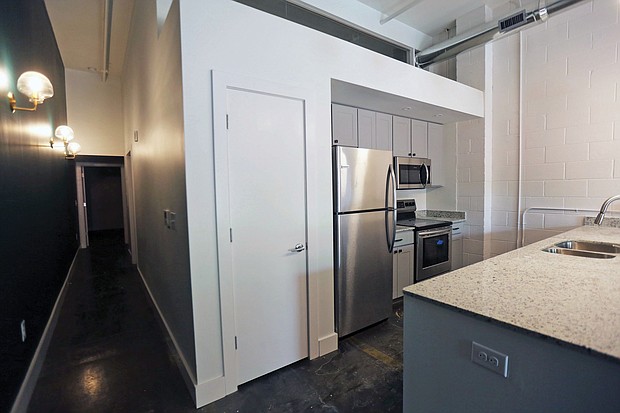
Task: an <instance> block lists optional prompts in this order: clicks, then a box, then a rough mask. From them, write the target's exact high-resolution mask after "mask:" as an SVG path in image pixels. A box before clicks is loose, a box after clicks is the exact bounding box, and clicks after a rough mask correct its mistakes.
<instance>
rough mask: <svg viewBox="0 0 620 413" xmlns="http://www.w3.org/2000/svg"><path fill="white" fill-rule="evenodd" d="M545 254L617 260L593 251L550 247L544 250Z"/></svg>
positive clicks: (613, 256) (609, 255) (611, 256)
mask: <svg viewBox="0 0 620 413" xmlns="http://www.w3.org/2000/svg"><path fill="white" fill-rule="evenodd" d="M543 251H544V252H549V253H551V254H561V255H573V256H576V257H585V258H604V259H605V258H606V259H609V258H615V257H616V256H615V255H612V254H604V253H601V252H592V251H583V250H577V249H567V248H556V247H549V248H545V249H543Z"/></svg>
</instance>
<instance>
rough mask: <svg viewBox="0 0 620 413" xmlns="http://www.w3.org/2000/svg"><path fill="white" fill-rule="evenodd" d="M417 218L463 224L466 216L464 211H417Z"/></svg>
mask: <svg viewBox="0 0 620 413" xmlns="http://www.w3.org/2000/svg"><path fill="white" fill-rule="evenodd" d="M416 216H417V217H418V218H432V219H436V220H439V221H450V222H463V221H465V219H466V214H465V212H463V211H438V210H430V209H429V210H425V211H417V212H416Z"/></svg>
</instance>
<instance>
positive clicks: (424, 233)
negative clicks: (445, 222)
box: [418, 227, 452, 238]
mask: <svg viewBox="0 0 620 413" xmlns="http://www.w3.org/2000/svg"><path fill="white" fill-rule="evenodd" d="M450 232H452V228H451V227H449V228H447V229H446V228H442V229H436V230H432V229H429V230H423V231H418V236H419V237H420V238H428V237H434V236H437V235H446V234H449V233H450Z"/></svg>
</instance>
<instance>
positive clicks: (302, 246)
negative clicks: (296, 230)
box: [289, 243, 306, 252]
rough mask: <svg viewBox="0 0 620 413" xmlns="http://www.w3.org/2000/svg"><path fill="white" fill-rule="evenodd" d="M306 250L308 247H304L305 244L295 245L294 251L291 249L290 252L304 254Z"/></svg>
mask: <svg viewBox="0 0 620 413" xmlns="http://www.w3.org/2000/svg"><path fill="white" fill-rule="evenodd" d="M305 249H306V247H305V246H304V244H302V243H299V244H295V247H294V248H293V249H290V250H289V251H291V252H302V251H303V250H305Z"/></svg>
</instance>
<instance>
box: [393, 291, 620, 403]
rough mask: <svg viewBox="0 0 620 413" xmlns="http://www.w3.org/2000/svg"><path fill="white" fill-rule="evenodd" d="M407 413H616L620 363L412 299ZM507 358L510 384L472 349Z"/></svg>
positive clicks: (407, 349) (406, 355)
mask: <svg viewBox="0 0 620 413" xmlns="http://www.w3.org/2000/svg"><path fill="white" fill-rule="evenodd" d="M404 320H405V321H404V325H405V330H404V349H403V350H404V360H403V361H404V376H403V411H404V412H405V413H409V412H416V413H430V412H433V413H435V412H442V413H486V412H488V413H491V412H493V413H497V412H502V413H512V412H514V413H517V412H519V413H522V412H562V413H578V412H579V413H588V412H597V413H605V412H608V413H617V412H620V392H619V391H618V390H619V389H620V362H619V361H610V360H607V359H605V358H603V357H602V356H593V355H590V354H588V353H586V352H582V351H580V350H576V349H574V348H572V347H569V346H567V345H563V346H560V345H559V344H558V343H557V342H556V341H555V340H551V339H544V338H542V337H538V336H532V335H527V334H524V333H522V332H517V331H514V330H511V329H509V328H507V327H504V326H500V325H498V324H494V323H492V322H490V321H488V320H485V319H482V318H478V317H474V316H472V315H469V314H465V313H461V312H458V311H456V310H453V309H450V308H447V307H443V306H440V305H437V304H433V303H430V302H428V301H425V300H422V299H419V298H414V297H411V296H407V295H406V296H405V315H404ZM472 341H476V342H477V343H480V344H482V345H485V346H487V347H490V348H492V349H494V350H497V351H499V352H502V353H504V354H507V355H508V357H509V361H508V370H509V373H508V378H503V377H502V376H500V375H498V374H496V373H494V372H492V371H489V370H487V369H485V368H483V367H481V366H479V365H477V364H474V363H473V362H472V361H471V360H470V358H471V342H472Z"/></svg>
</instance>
